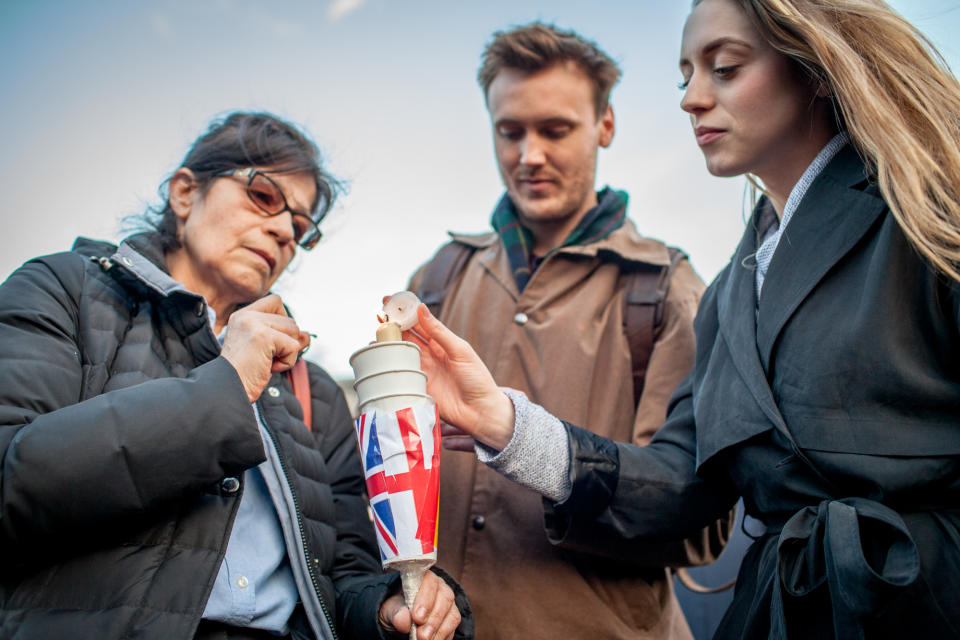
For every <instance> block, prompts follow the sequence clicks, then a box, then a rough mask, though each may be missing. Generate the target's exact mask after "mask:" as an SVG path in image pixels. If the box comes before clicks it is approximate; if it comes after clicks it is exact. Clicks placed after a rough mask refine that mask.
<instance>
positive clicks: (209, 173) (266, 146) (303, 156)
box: [145, 112, 340, 252]
mask: <svg viewBox="0 0 960 640" xmlns="http://www.w3.org/2000/svg"><path fill="white" fill-rule="evenodd" d="M180 166H181V167H185V168H187V169H190V171H192V172H193V175H194V179H195V180H196V181H197V188H198V193H200V194H201V195H203V194H204V193H206V190H207V189H209V188H210V184H211V183H212V182H213V180H214V179H215V178H216V177H217V176H218V175H222V174H223V173H224V172H225V171H229V170H230V169H244V168H247V167H269V168H270V171H271V173H306V174H309V175H310V176H311V177H312V178H313V182H314V185H315V186H316V188H317V195H316V197H315V198H314V201H313V203H312V206H311V208H310V210H311V217H312V218H313V219H314V221H315V222H317V223H318V224H319V223H320V221H321V220H322V219H323V217H324V216H325V215H327V212H328V211H329V210H330V208H331V207H332V206H333V202H334V200H335V199H336V196H337V194H338V193H339V191H340V184H339V183H338V182H337V181H336V180H335V179H334V178H333V177H332V176H331V175H330V174H328V173H327V172H326V171H325V170H324V169H323V167H322V166H321V158H320V151H319V150H318V149H317V145H316V144H314V143H313V141H312V140H310V139H309V138H307V137H306V135H304V134H303V133H302V132H300V130H299V129H297V128H296V127H295V126H294V125H292V124H290V123H289V122H286V121H284V120H281V119H280V118H278V117H277V116H274V115H272V114H269V113H244V112H236V113H231V114H230V115H228V116H227V117H226V118H224V119H223V120H222V121H221V120H215V121H214V122H212V123H211V124H210V127H209V128H208V129H207V132H206V133H204V134H203V135H202V136H200V137H199V138H197V139H196V141H195V142H194V143H193V146H192V147H190V151H188V152H187V155H186V157H184V159H183V162H182V163H181V164H180ZM169 182H170V178H167V179H166V180H165V181H164V182H163V184H162V185H160V197H161V198H162V199H163V203H164V204H163V208H162V209H160V210H156V209H154V210H151V211H148V212H147V214H146V215H145V221H146V223H147V224H148V225H149V226H151V227H153V228H154V229H156V231H157V232H158V233H159V236H160V237H159V242H160V244H161V249H162V250H163V251H164V252H166V251H168V250H171V249H177V248H179V247H180V241H179V239H178V238H177V217H176V215H174V213H173V209H171V208H170V197H169V192H168V185H169Z"/></svg>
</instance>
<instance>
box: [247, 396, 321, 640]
mask: <svg viewBox="0 0 960 640" xmlns="http://www.w3.org/2000/svg"><path fill="white" fill-rule="evenodd" d="M261 415H263V413H262V412H261ZM266 426H267V425H266V419H264V427H266ZM264 431H266V432H267V434H269V435H270V440H271V441H272V442H273V449H274V451H276V452H277V460H279V461H280V468H281V469H282V470H283V477H284V479H285V480H286V481H287V487H288V488H289V489H290V497H291V498H293V510H294V512H295V515H296V518H297V529H298V530H299V532H300V542H301V544H303V554H304V555H303V561H304V564H306V565H307V573H308V574H309V575H310V582H311V583H312V584H313V592H314V594H315V595H316V596H317V602H319V603H320V610H321V611H323V617H324V618H326V619H327V626H328V627H329V628H330V633H331V634H333V638H334V640H337V628H336V626H335V625H334V624H333V620H332V619H331V618H330V612H329V611H328V610H327V605H326V603H325V602H324V601H323V597H322V596H321V595H320V585H319V584H317V576H316V574H315V573H314V571H313V563H311V562H310V558H308V557H307V555H306V554H307V538H306V536H305V535H304V532H303V519H302V518H301V517H300V504H299V502H297V492H296V491H294V489H293V483H292V482H290V473H289V471H288V470H287V463H286V462H285V461H284V459H283V456H282V455H280V447H279V446H278V445H277V438H276V437H275V436H274V435H273V431H271V430H270V429H269V428H266V429H264Z"/></svg>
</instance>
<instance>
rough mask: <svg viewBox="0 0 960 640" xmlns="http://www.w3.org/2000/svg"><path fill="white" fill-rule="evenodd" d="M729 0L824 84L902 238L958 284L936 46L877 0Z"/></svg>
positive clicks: (952, 139) (947, 123) (953, 133)
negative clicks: (898, 226) (904, 236)
mask: <svg viewBox="0 0 960 640" xmlns="http://www.w3.org/2000/svg"><path fill="white" fill-rule="evenodd" d="M701 1H702V0H695V2H694V6H696V5H697V4H700V2H701ZM733 2H735V3H736V4H737V5H738V6H740V8H741V9H742V10H743V11H744V13H745V14H746V15H747V17H748V18H749V19H750V20H751V22H752V23H753V24H754V26H755V27H756V28H757V29H758V30H759V31H760V33H761V35H762V37H763V38H764V39H765V40H766V41H767V42H768V43H769V44H770V45H771V46H772V47H773V48H774V49H776V50H778V51H780V52H781V53H783V54H784V55H786V56H787V57H789V58H791V59H793V60H794V61H795V62H797V63H799V64H800V65H801V66H802V67H803V68H804V69H806V71H807V72H808V73H809V74H810V75H811V76H812V77H813V78H814V79H816V80H819V81H820V82H824V83H826V85H827V86H828V88H829V89H830V91H831V94H832V99H833V101H834V104H835V105H836V108H837V120H838V124H839V126H840V127H841V128H846V129H847V131H849V133H850V138H851V140H852V142H853V143H854V145H855V146H856V147H857V149H858V151H859V152H860V154H861V156H863V157H864V159H865V160H866V161H867V164H868V167H869V170H870V171H871V172H872V173H873V174H874V175H875V177H876V179H877V182H878V184H879V186H880V190H881V191H882V192H883V195H884V197H885V198H886V201H887V204H888V205H889V206H890V210H891V211H892V213H893V215H894V217H895V218H896V220H897V222H898V223H899V225H900V227H901V228H902V229H903V231H904V233H905V234H906V236H907V237H908V238H909V240H910V242H911V243H912V244H913V245H914V247H916V249H917V250H918V251H919V252H920V253H921V254H922V255H923V256H924V257H925V258H927V259H928V260H929V261H930V262H931V263H932V264H933V265H934V266H935V267H936V268H937V269H939V270H940V271H942V272H943V273H945V274H946V275H947V276H949V277H950V278H952V279H953V280H954V281H958V282H960V83H958V82H957V79H956V77H954V75H953V74H952V73H951V71H950V69H949V67H948V66H947V64H946V62H945V61H944V60H943V58H942V57H941V56H940V54H939V52H937V50H936V48H935V47H934V46H933V45H932V44H931V43H930V41H929V40H927V38H926V37H925V36H924V35H923V34H921V33H920V32H919V31H918V30H917V29H916V28H915V27H913V26H912V25H911V24H910V23H908V22H907V21H906V20H904V19H903V18H902V17H900V16H899V15H898V14H897V13H896V12H895V11H893V9H891V8H890V7H889V6H888V5H887V4H886V3H885V2H883V1H882V0H733Z"/></svg>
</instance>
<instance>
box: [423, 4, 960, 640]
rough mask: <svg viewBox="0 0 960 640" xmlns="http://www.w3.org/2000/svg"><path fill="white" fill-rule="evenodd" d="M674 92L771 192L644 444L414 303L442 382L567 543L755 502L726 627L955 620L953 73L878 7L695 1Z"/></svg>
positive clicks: (706, 147) (709, 299) (618, 535)
mask: <svg viewBox="0 0 960 640" xmlns="http://www.w3.org/2000/svg"><path fill="white" fill-rule="evenodd" d="M680 70H681V74H682V77H683V82H682V85H681V87H682V88H683V90H684V96H683V100H682V108H683V109H684V110H685V111H686V112H687V113H688V114H689V115H690V119H691V123H692V126H693V130H694V135H695V137H696V141H697V144H698V145H699V146H700V147H701V149H702V151H703V154H704V157H705V159H706V162H707V168H708V169H709V171H710V172H711V173H713V174H714V175H718V176H732V175H739V174H746V175H747V176H749V177H750V178H751V179H752V180H753V181H754V182H755V183H756V184H757V185H758V186H759V187H760V188H761V190H762V192H763V196H762V197H761V198H760V199H759V202H758V203H757V205H756V207H755V210H754V213H753V216H752V217H751V220H750V223H749V225H748V227H747V229H746V231H745V233H744V236H743V239H742V240H741V243H740V245H739V247H738V249H737V251H736V254H735V255H734V257H733V259H732V260H731V262H730V264H729V265H728V266H727V267H726V268H725V269H724V270H723V271H722V272H721V273H720V275H719V276H718V277H717V279H716V281H715V282H714V283H713V284H712V285H711V286H710V288H709V289H708V290H707V293H706V295H705V296H704V298H703V301H702V302H701V306H700V311H699V314H698V318H697V324H696V331H697V356H696V364H695V365H694V370H693V372H692V373H691V375H690V376H689V378H688V379H687V380H686V381H685V382H683V383H682V384H681V385H680V387H679V388H678V389H677V390H676V392H675V394H674V396H673V399H672V402H671V408H670V411H669V414H668V418H667V422H666V424H665V425H664V426H663V427H662V429H661V430H660V431H659V433H658V434H657V436H656V437H655V438H654V440H653V442H652V443H651V444H650V445H649V446H647V447H645V448H637V447H632V446H630V445H626V444H621V443H613V442H610V441H607V440H604V439H602V438H599V437H597V436H595V435H593V434H590V433H588V432H586V431H584V430H581V429H579V428H577V427H575V426H572V425H569V424H565V423H562V422H561V421H559V420H557V419H556V418H553V417H552V416H550V415H548V414H547V413H546V412H544V411H543V410H542V409H541V408H540V407H537V406H536V405H532V404H531V403H530V402H529V401H527V400H526V399H525V398H524V397H522V396H521V395H519V394H516V393H513V392H511V391H509V390H508V391H507V392H506V393H503V392H501V391H500V390H498V389H497V387H496V385H495V383H494V381H493V380H492V378H491V377H490V375H489V374H488V373H487V372H486V370H484V369H483V368H482V365H481V364H480V362H479V360H477V359H476V358H475V356H474V355H473V353H472V351H471V350H470V348H469V346H468V345H467V344H466V343H464V342H463V341H461V340H460V339H459V338H457V337H456V336H453V335H452V334H450V333H449V332H448V331H447V330H446V329H445V328H444V327H442V325H440V324H439V323H438V322H437V321H436V320H434V319H433V318H432V317H430V316H429V314H428V313H427V312H426V309H425V308H424V309H421V312H420V313H421V320H420V323H419V325H418V326H417V328H416V330H417V331H418V332H419V334H420V336H422V337H423V338H422V339H421V338H419V337H417V336H415V335H413V334H411V339H413V340H419V341H420V344H421V345H422V346H423V347H424V353H425V356H424V361H425V367H426V368H427V370H428V373H429V375H430V380H431V382H430V392H431V393H432V394H433V395H434V396H436V397H437V398H438V399H439V405H440V407H441V408H442V409H441V410H442V412H443V416H442V417H443V418H444V420H446V421H447V422H449V423H450V424H453V425H456V426H457V427H460V428H461V429H463V430H464V431H466V432H467V433H469V434H470V435H472V436H473V437H474V438H475V439H476V441H477V442H478V444H477V446H476V448H477V452H478V455H479V456H480V457H481V458H482V459H484V460H486V461H488V464H490V465H491V466H492V467H494V468H495V469H498V470H499V471H501V472H502V473H504V474H505V475H507V476H508V477H511V478H513V479H515V480H517V481H519V482H522V483H523V484H526V485H528V486H531V487H533V488H535V489H537V490H539V491H540V492H541V493H542V494H543V495H544V496H545V497H546V498H547V500H546V501H545V505H546V506H545V509H546V524H547V529H548V533H549V535H550V537H551V539H552V540H553V541H554V542H555V543H556V544H559V545H562V546H566V547H569V548H573V549H578V550H590V551H592V552H593V553H596V554H597V555H598V556H613V557H618V558H629V557H630V556H631V554H633V553H634V552H635V551H636V550H638V549H641V548H642V547H643V546H644V543H645V541H646V540H654V539H662V538H663V537H665V536H672V537H682V536H685V535H688V534H689V533H691V532H692V531H694V530H696V529H697V528H699V527H702V526H703V525H705V524H706V523H708V522H709V521H711V520H713V519H715V518H717V517H718V516H719V515H721V514H722V513H724V512H725V511H726V510H727V509H729V508H730V506H731V505H732V504H733V503H734V502H735V501H736V499H737V498H738V497H741V496H742V497H743V499H744V503H745V505H746V509H747V513H749V514H750V515H752V516H753V517H755V518H757V519H759V520H760V521H761V522H762V523H764V525H765V526H766V530H765V531H764V532H762V533H761V535H759V536H758V537H757V538H756V540H755V542H754V544H753V545H752V546H751V548H750V550H749V552H748V554H747V556H746V558H745V560H744V562H743V565H742V568H741V571H740V575H739V579H738V585H737V590H736V594H735V596H734V601H733V604H732V605H731V608H730V609H729V611H728V613H727V615H726V617H725V618H724V620H723V622H722V623H721V625H720V628H719V630H718V631H717V637H719V638H737V639H739V638H786V637H790V638H838V639H844V640H845V639H847V638H877V637H884V638H886V637H906V636H908V635H909V636H912V637H924V638H934V637H936V638H943V637H956V636H957V635H958V634H960V457H958V456H960V426H958V422H957V415H958V410H960V331H958V318H960V284H958V282H960V271H958V263H960V193H958V189H960V87H958V83H957V81H956V79H955V78H954V77H953V76H952V75H951V74H950V72H949V71H948V70H947V69H946V68H945V66H944V65H943V63H942V62H941V61H940V58H939V57H938V55H937V54H936V52H935V51H934V50H933V49H932V47H931V46H930V45H929V44H928V43H927V42H926V41H925V40H924V38H923V36H922V35H920V34H919V33H918V32H917V31H916V30H915V29H914V28H913V27H911V26H910V25H909V24H908V23H906V22H905V21H904V20H902V19H901V18H900V17H899V16H897V15H896V14H895V13H894V12H893V11H892V10H891V9H890V8H889V7H888V6H887V5H886V4H884V3H883V2H881V1H880V0H701V1H698V2H696V3H695V4H694V7H693V10H692V12H691V14H690V16H689V18H688V20H687V23H686V25H685V28H684V32H683V43H682V48H681V59H680Z"/></svg>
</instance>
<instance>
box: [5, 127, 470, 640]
mask: <svg viewBox="0 0 960 640" xmlns="http://www.w3.org/2000/svg"><path fill="white" fill-rule="evenodd" d="M334 191H335V190H334V183H333V182H332V180H331V179H330V178H329V176H327V175H326V173H325V172H324V171H323V170H322V169H321V167H320V165H319V162H318V152H317V149H316V147H315V145H314V144H313V143H312V142H311V141H309V140H308V139H307V138H305V137H304V136H303V135H302V134H301V133H300V132H299V131H297V130H296V129H295V128H294V127H292V126H291V125H289V124H288V123H285V122H283V121H282V120H279V119H277V118H275V117H273V116H270V115H267V114H246V113H235V114H233V115H231V116H229V117H228V118H226V119H225V120H224V121H222V122H219V123H214V124H213V125H212V126H211V127H210V129H209V131H208V132H207V133H206V134H205V135H203V136H201V137H200V138H199V139H198V140H197V141H196V142H195V144H194V145H193V147H192V149H191V150H190V151H189V153H188V154H187V156H186V158H185V159H184V162H183V165H182V166H181V167H180V168H179V169H177V171H176V172H174V174H173V175H172V177H171V178H170V179H169V183H168V194H169V197H168V198H167V199H166V203H165V206H164V208H163V209H162V211H160V212H159V215H158V216H157V217H156V220H155V222H156V229H155V230H154V231H152V232H147V233H142V234H138V235H134V236H132V237H130V238H128V239H127V240H125V241H124V242H123V243H121V244H120V246H119V247H115V246H111V245H109V244H106V243H102V242H93V241H89V240H85V239H80V240H78V241H77V243H76V244H75V246H74V248H73V250H72V251H70V252H67V253H61V254H56V255H52V256H47V257H43V258H38V259H36V260H33V261H30V262H28V263H27V264H25V265H24V266H23V267H21V268H20V269H19V270H18V271H16V272H15V273H14V274H13V275H11V276H10V278H9V279H8V280H7V281H6V282H4V283H3V285H2V286H0V362H2V366H0V637H5V638H11V637H16V638H54V637H87V638H92V637H98V638H120V637H142V638H158V639H159V638H164V639H166V638H190V637H198V638H260V637H270V638H275V637H278V636H283V637H290V638H336V637H338V636H339V637H348V638H378V637H388V636H391V635H394V634H395V633H396V632H398V631H399V632H405V631H407V630H408V629H409V627H410V624H411V615H410V612H409V611H408V610H407V609H406V607H404V606H403V601H402V597H401V596H400V595H399V593H398V592H397V591H398V584H397V580H396V578H395V577H394V576H385V575H383V574H381V571H380V566H379V560H378V557H377V551H376V544H375V542H374V540H373V538H372V528H371V525H370V522H369V520H368V516H367V509H366V504H365V499H364V497H363V489H362V487H363V480H362V478H363V476H362V473H361V469H360V465H359V461H358V459H357V455H356V448H355V443H354V437H353V429H352V424H351V419H350V415H349V413H348V410H347V407H346V405H345V403H344V399H343V396H342V394H341V392H340V391H339V389H338V387H337V386H336V385H335V384H334V382H333V381H332V380H331V379H330V378H329V376H327V375H326V374H325V373H324V372H323V371H321V370H320V369H319V368H317V367H315V366H313V365H310V366H309V367H308V368H309V374H308V376H307V378H308V380H309V383H308V386H309V389H308V393H306V394H303V398H304V399H303V401H302V402H304V404H303V405H301V403H299V402H298V400H297V397H295V396H294V394H293V393H292V391H291V383H290V382H289V381H288V379H287V377H286V376H285V375H284V372H286V371H288V370H290V369H291V367H293V366H294V364H295V363H296V362H297V359H298V356H299V354H300V352H301V351H303V350H304V349H305V348H306V347H307V345H308V343H309V337H308V334H306V333H305V332H304V331H302V330H301V329H300V327H299V326H298V325H297V323H296V322H295V321H294V320H293V319H292V318H290V317H288V315H287V313H286V312H285V310H284V307H283V304H282V303H281V300H280V298H278V297H277V296H276V295H270V294H269V290H270V287H271V286H272V285H273V283H274V282H275V281H276V279H277V277H278V276H279V275H280V274H281V273H282V272H283V270H284V269H285V268H286V267H287V265H288V264H289V263H290V260H291V259H292V258H293V256H294V254H295V252H296V250H297V247H298V246H299V247H301V248H303V249H310V248H312V247H313V246H314V244H316V241H317V239H318V238H319V235H320V232H319V230H318V228H317V224H318V223H319V222H320V220H321V219H322V218H323V216H324V214H325V213H326V212H327V210H328V209H329V207H330V204H331V201H332V199H333V196H334ZM304 409H308V410H309V411H308V412H305V411H304ZM305 413H309V415H311V416H312V420H311V421H310V424H309V425H307V424H305V423H304V421H303V419H304V415H305ZM412 615H413V619H414V621H415V622H416V623H417V624H418V625H419V628H418V638H420V640H428V639H430V638H449V637H452V636H453V634H454V629H455V628H456V627H457V625H458V623H459V622H460V614H459V612H458V608H457V606H455V604H454V593H453V591H452V590H451V588H450V587H449V586H447V585H446V584H445V583H444V582H443V581H442V580H441V579H439V578H438V577H436V576H435V575H433V574H430V575H428V577H427V580H426V582H425V583H424V587H423V588H422V589H421V592H420V593H419V595H418V596H417V600H416V603H415V606H414V609H413V614H412Z"/></svg>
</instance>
